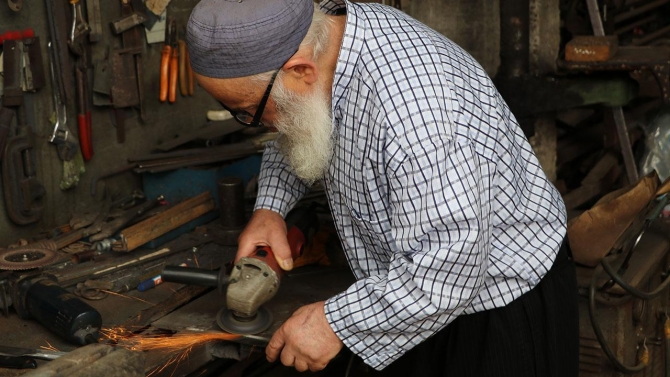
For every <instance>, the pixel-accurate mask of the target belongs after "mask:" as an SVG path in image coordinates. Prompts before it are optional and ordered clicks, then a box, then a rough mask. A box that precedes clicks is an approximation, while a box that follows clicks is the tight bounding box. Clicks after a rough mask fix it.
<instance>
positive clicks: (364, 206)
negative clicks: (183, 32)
mask: <svg viewBox="0 0 670 377" xmlns="http://www.w3.org/2000/svg"><path fill="white" fill-rule="evenodd" d="M314 8H315V6H314V3H312V1H311V0H203V1H201V2H200V3H199V4H198V5H197V6H196V7H195V9H194V10H193V13H192V15H191V18H190V20H189V23H188V30H187V39H188V45H189V50H190V54H191V63H192V66H193V69H194V71H195V72H196V74H197V80H198V82H199V84H200V85H201V86H202V87H203V88H204V89H205V90H206V91H207V92H209V93H210V94H211V95H212V96H214V98H216V99H217V100H219V101H220V102H221V103H222V104H223V106H224V107H225V108H226V109H228V110H229V111H230V112H231V113H232V114H233V115H234V116H235V118H236V119H237V120H238V121H240V122H241V123H243V124H246V125H249V126H268V127H273V128H276V129H277V130H278V131H279V133H280V137H279V139H278V140H277V142H276V143H275V144H269V145H268V146H267V147H266V150H265V153H264V155H263V163H262V168H261V174H260V177H259V192H258V199H257V201H256V207H255V211H254V214H253V216H252V218H251V220H250V221H249V224H248V226H247V227H246V229H245V231H244V232H243V234H242V235H241V236H240V239H239V250H238V255H237V256H238V258H239V257H242V256H244V255H248V254H250V253H251V252H252V251H253V250H254V248H255V247H256V246H258V245H269V246H270V247H272V249H273V250H274V251H275V254H276V256H277V259H278V261H279V262H280V265H281V266H282V268H284V269H286V270H290V269H291V268H292V260H291V259H290V253H289V249H288V244H287V241H286V225H285V223H284V221H283V216H284V215H285V214H286V213H287V211H288V210H290V209H291V208H292V207H293V206H294V205H295V203H296V202H297V201H298V200H299V199H300V198H301V196H302V195H303V194H305V192H306V191H307V190H308V189H309V187H310V186H311V185H312V183H314V182H315V181H317V180H319V181H321V182H322V183H323V185H324V186H325V189H326V193H327V196H328V200H329V202H330V207H331V210H332V214H333V218H334V220H335V224H336V226H337V230H338V233H339V236H340V238H341V241H342V245H343V248H344V251H345V253H346V256H347V258H348V261H349V264H350V266H351V269H352V270H353V273H354V275H355V276H356V278H357V281H356V282H355V283H354V284H353V285H352V286H351V287H349V288H348V289H347V290H346V291H344V292H341V293H340V294H338V295H336V296H334V297H332V298H330V299H329V300H327V301H325V302H317V303H314V304H311V305H306V306H304V307H302V308H300V309H299V310H297V311H296V312H295V313H294V314H293V315H292V316H291V317H290V318H289V319H288V320H287V321H286V322H285V323H284V324H283V325H282V327H281V328H280V329H279V330H278V331H277V332H276V333H275V334H274V336H273V337H272V339H271V341H270V343H269V344H268V346H267V348H266V355H267V358H268V360H270V361H274V360H276V359H280V360H281V362H282V363H283V364H285V365H288V366H294V367H295V368H296V369H297V370H299V371H304V370H307V369H310V370H320V369H322V368H324V367H325V366H326V365H327V364H328V362H329V361H330V360H331V359H332V358H333V357H334V356H335V355H337V354H338V353H339V351H340V350H341V348H342V347H343V346H346V347H347V348H348V349H349V350H351V351H352V352H353V353H354V354H356V355H357V356H359V357H360V358H361V359H362V360H363V361H364V362H365V363H366V364H368V365H370V366H372V367H373V368H374V369H377V370H382V369H384V368H386V367H389V366H390V367H389V368H388V369H385V371H389V370H390V371H391V372H389V374H391V375H407V376H428V375H445V376H446V375H448V376H503V375H504V376H516V377H519V376H562V377H564V376H575V375H576V371H577V349H578V343H577V342H578V322H577V309H576V297H577V290H576V284H575V276H574V267H573V265H572V262H571V260H570V259H569V257H568V254H567V251H566V250H564V247H562V246H561V245H562V241H563V237H564V235H565V229H566V226H565V222H566V211H565V207H564V205H563V201H562V199H561V196H560V195H559V193H558V192H557V191H556V189H555V188H554V186H552V184H551V183H550V182H549V181H548V180H547V178H546V176H545V174H544V173H543V172H542V169H541V168H540V165H539V163H538V161H537V158H536V157H535V155H534V154H533V151H532V150H531V147H530V145H529V144H528V141H527V140H526V138H525V137H524V135H523V134H522V132H521V130H520V128H519V126H518V124H517V122H516V120H515V118H514V116H513V115H512V114H511V113H510V110H509V108H508V107H507V105H506V104H505V101H504V100H503V99H502V98H501V96H500V94H499V93H498V92H497V91H496V89H495V87H494V85H493V83H492V82H491V80H490V79H489V77H488V76H487V75H486V73H485V72H484V70H483V69H482V68H481V67H480V66H479V64H477V62H475V61H474V60H473V58H472V57H471V56H469V55H468V54H467V53H466V52H465V51H463V50H462V49H461V48H459V47H458V46H456V45H455V44H454V43H453V42H451V41H450V40H448V39H447V38H445V37H444V36H442V35H440V34H439V33H437V32H435V31H434V30H431V29H430V28H428V27H427V26H426V25H423V24H421V23H420V22H418V21H416V20H414V19H412V18H411V17H409V16H407V15H406V14H404V13H402V12H400V11H398V10H396V9H393V8H390V7H386V6H382V5H379V4H356V3H351V2H349V1H343V0H331V1H324V2H323V3H322V4H321V5H320V6H319V7H318V9H314Z"/></svg>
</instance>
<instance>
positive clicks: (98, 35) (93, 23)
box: [86, 0, 102, 43]
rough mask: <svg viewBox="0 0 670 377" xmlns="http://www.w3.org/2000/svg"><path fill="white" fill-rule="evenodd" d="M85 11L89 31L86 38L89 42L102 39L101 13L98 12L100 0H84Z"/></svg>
mask: <svg viewBox="0 0 670 377" xmlns="http://www.w3.org/2000/svg"><path fill="white" fill-rule="evenodd" d="M86 13H87V16H88V25H89V26H90V27H91V33H90V34H89V35H88V40H89V42H91V43H94V42H98V41H99V40H101V39H102V15H101V14H100V0H86Z"/></svg>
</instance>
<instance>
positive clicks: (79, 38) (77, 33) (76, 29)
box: [67, 0, 91, 56]
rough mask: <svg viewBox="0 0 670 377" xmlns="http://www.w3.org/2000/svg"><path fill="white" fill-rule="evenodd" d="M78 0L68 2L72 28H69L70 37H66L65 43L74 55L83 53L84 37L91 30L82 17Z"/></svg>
mask: <svg viewBox="0 0 670 377" xmlns="http://www.w3.org/2000/svg"><path fill="white" fill-rule="evenodd" d="M79 1H80V0H70V4H72V29H70V38H68V41H67V44H68V46H70V50H71V51H72V52H73V53H74V54H75V55H77V56H82V55H83V54H84V39H85V38H86V36H87V35H88V34H89V33H90V32H91V27H90V26H89V25H88V23H87V22H86V20H85V19H84V15H83V14H82V12H81V4H79Z"/></svg>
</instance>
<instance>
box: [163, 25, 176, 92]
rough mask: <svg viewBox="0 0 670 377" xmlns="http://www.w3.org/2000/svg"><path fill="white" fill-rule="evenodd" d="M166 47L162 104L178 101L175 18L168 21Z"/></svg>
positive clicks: (164, 50) (164, 49)
mask: <svg viewBox="0 0 670 377" xmlns="http://www.w3.org/2000/svg"><path fill="white" fill-rule="evenodd" d="M165 33H166V34H165V45H164V46H163V50H162V51H161V71H160V93H159V99H160V101H161V102H165V100H168V101H169V102H170V103H174V102H175V101H176V100H177V76H178V65H179V48H178V46H177V23H176V21H175V20H174V18H170V19H168V25H167V29H166V30H165Z"/></svg>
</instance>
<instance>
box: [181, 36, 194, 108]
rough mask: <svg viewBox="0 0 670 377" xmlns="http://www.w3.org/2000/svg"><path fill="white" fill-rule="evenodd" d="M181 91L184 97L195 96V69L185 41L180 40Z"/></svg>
mask: <svg viewBox="0 0 670 377" xmlns="http://www.w3.org/2000/svg"><path fill="white" fill-rule="evenodd" d="M179 90H180V92H181V95H182V96H183V97H186V96H192V95H193V69H191V61H190V59H189V56H188V48H187V47H186V42H185V41H184V40H183V39H180V40H179Z"/></svg>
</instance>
